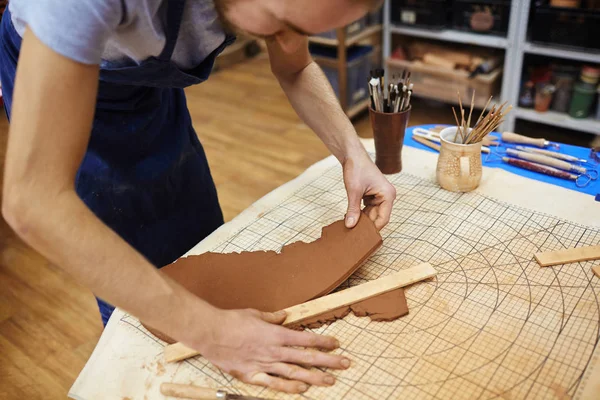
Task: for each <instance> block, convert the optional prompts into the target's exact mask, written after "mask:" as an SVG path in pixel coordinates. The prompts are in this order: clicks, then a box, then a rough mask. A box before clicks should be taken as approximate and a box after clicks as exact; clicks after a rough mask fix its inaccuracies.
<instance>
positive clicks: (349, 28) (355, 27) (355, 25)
mask: <svg viewBox="0 0 600 400" xmlns="http://www.w3.org/2000/svg"><path fill="white" fill-rule="evenodd" d="M366 27H367V17H362V18H361V19H359V20H358V21H354V22H352V23H351V24H348V25H346V26H345V27H344V29H345V30H346V37H347V38H351V37H352V36H355V35H358V34H359V33H361V32H362V31H364V30H365V28H366ZM315 36H318V37H323V38H327V39H337V30H335V29H332V30H330V31H327V32H322V33H318V34H316V35H315Z"/></svg>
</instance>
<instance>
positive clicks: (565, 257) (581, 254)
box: [534, 245, 600, 267]
mask: <svg viewBox="0 0 600 400" xmlns="http://www.w3.org/2000/svg"><path fill="white" fill-rule="evenodd" d="M534 257H535V259H536V261H537V262H538V264H540V266H541V267H550V266H552V265H560V264H569V263H574V262H580V261H590V260H598V259H600V245H597V246H585V247H576V248H573V249H565V250H558V251H546V252H542V253H536V254H535V255H534Z"/></svg>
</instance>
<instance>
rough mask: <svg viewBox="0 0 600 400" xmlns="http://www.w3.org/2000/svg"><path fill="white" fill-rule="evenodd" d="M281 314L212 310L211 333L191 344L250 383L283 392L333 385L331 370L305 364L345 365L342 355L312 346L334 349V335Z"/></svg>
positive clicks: (317, 365) (221, 367)
mask: <svg viewBox="0 0 600 400" xmlns="http://www.w3.org/2000/svg"><path fill="white" fill-rule="evenodd" d="M285 318H286V314H285V312H281V311H280V312H278V313H265V312H260V311H257V310H232V311H223V310H217V312H216V316H215V317H214V319H213V324H212V326H213V327H212V328H211V329H210V333H209V334H208V335H207V337H205V338H202V339H198V341H199V342H200V343H197V345H195V346H194V345H193V346H192V347H194V348H196V349H198V350H199V351H200V353H201V354H202V355H203V356H204V357H205V358H206V359H208V360H209V361H211V362H212V363H213V364H214V365H216V366H217V367H219V368H220V369H222V370H223V371H225V372H227V373H229V374H231V375H232V376H234V377H235V378H237V379H239V380H241V381H243V382H246V383H250V384H253V385H260V386H266V387H269V388H271V389H274V390H278V391H282V392H287V393H303V392H305V391H306V390H308V388H309V385H316V386H331V385H333V384H334V383H335V378H334V377H333V376H332V375H330V374H327V373H325V372H322V371H320V370H318V369H309V368H311V367H327V368H334V369H346V368H348V367H349V366H350V360H348V359H347V358H345V357H343V356H340V355H333V354H327V353H325V352H322V351H317V349H322V350H334V349H336V348H338V347H339V343H338V341H337V340H336V339H335V338H333V337H329V336H321V335H317V334H315V333H311V332H298V331H294V330H291V329H287V328H284V327H282V326H279V325H280V324H282V323H283V321H284V320H285ZM298 347H303V348H302V349H300V348H298Z"/></svg>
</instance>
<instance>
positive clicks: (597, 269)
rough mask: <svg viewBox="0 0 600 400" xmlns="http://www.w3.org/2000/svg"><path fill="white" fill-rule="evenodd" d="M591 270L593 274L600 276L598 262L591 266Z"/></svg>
mask: <svg viewBox="0 0 600 400" xmlns="http://www.w3.org/2000/svg"><path fill="white" fill-rule="evenodd" d="M592 272H593V273H594V275H596V276H597V277H598V278H600V264H598V265H594V266H593V267H592Z"/></svg>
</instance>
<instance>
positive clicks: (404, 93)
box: [368, 69, 414, 113]
mask: <svg viewBox="0 0 600 400" xmlns="http://www.w3.org/2000/svg"><path fill="white" fill-rule="evenodd" d="M410 75H411V73H410V71H402V73H401V74H400V77H399V78H398V79H397V78H396V75H392V79H391V81H390V82H389V84H388V85H387V86H386V82H385V73H384V70H383V69H375V70H371V76H370V78H369V80H368V87H369V95H370V96H371V108H372V109H373V110H375V111H378V112H381V113H399V112H400V113H401V112H405V111H407V110H408V109H409V108H410V100H411V97H412V93H413V88H414V84H413V83H411V81H410Z"/></svg>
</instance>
